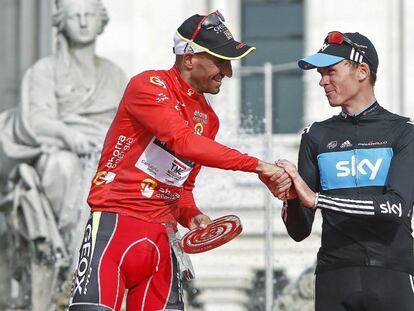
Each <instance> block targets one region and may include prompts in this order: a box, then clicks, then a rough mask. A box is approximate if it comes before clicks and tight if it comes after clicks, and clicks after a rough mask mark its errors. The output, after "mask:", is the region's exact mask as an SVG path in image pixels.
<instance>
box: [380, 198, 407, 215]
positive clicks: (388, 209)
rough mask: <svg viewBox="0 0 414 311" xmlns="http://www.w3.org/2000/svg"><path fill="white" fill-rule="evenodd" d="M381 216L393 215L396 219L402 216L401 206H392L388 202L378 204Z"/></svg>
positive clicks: (399, 204)
mask: <svg viewBox="0 0 414 311" xmlns="http://www.w3.org/2000/svg"><path fill="white" fill-rule="evenodd" d="M380 209H381V214H394V215H397V216H398V217H401V216H402V206H401V203H398V204H392V203H390V202H388V201H387V202H386V203H384V204H380Z"/></svg>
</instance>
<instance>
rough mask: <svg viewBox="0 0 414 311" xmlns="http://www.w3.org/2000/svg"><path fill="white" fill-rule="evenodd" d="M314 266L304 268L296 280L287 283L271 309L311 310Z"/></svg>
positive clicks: (277, 310)
mask: <svg viewBox="0 0 414 311" xmlns="http://www.w3.org/2000/svg"><path fill="white" fill-rule="evenodd" d="M314 272H315V267H311V268H308V269H306V270H305V271H304V272H302V274H301V275H300V276H299V278H298V280H297V281H296V282H293V283H290V284H289V285H287V286H286V287H285V288H284V290H283V292H282V295H281V296H280V297H279V298H278V299H277V300H276V301H275V303H274V307H273V311H313V310H315V307H314V303H313V279H314Z"/></svg>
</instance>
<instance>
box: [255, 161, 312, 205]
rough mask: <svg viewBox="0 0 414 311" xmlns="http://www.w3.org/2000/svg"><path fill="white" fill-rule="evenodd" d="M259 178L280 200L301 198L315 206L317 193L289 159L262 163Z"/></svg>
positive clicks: (305, 203) (305, 202)
mask: <svg viewBox="0 0 414 311" xmlns="http://www.w3.org/2000/svg"><path fill="white" fill-rule="evenodd" d="M260 164H263V165H262V166H260V165H259V168H260V170H259V172H258V175H259V178H260V180H261V181H262V182H263V183H264V184H265V185H266V187H267V188H268V189H269V190H270V192H271V193H272V194H273V195H274V196H275V197H277V198H278V199H280V200H292V199H295V198H299V199H300V201H301V202H302V203H303V204H304V205H305V206H306V207H309V208H315V199H316V193H315V192H313V191H312V190H311V189H310V188H309V187H308V185H307V184H306V183H305V181H304V180H303V179H302V177H301V176H300V175H299V173H298V171H297V169H296V166H295V165H294V164H293V163H291V162H289V161H288V160H279V161H277V162H276V163H275V164H269V163H264V162H262V163H260Z"/></svg>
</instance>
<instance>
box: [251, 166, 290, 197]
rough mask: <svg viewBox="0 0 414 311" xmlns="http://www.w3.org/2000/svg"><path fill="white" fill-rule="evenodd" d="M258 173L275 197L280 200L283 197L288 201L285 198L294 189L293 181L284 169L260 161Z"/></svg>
mask: <svg viewBox="0 0 414 311" xmlns="http://www.w3.org/2000/svg"><path fill="white" fill-rule="evenodd" d="M256 172H257V174H258V175H259V179H260V180H261V181H262V182H263V183H264V184H265V185H266V187H267V188H268V189H269V190H270V192H271V193H272V194H273V195H274V196H276V197H278V198H279V199H281V198H282V197H283V199H286V198H285V197H286V196H288V195H289V193H290V191H289V190H290V189H291V188H292V179H291V178H290V176H289V175H288V174H287V173H286V171H285V169H284V168H281V167H278V166H276V165H275V164H271V163H266V162H263V161H260V160H259V164H258V166H257V169H256Z"/></svg>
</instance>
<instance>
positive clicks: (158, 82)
mask: <svg viewBox="0 0 414 311" xmlns="http://www.w3.org/2000/svg"><path fill="white" fill-rule="evenodd" d="M150 82H151V83H152V84H155V85H158V86H161V87H162V88H164V89H166V88H167V85H166V84H165V82H164V81H163V80H161V79H160V77H158V76H152V77H150Z"/></svg>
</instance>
